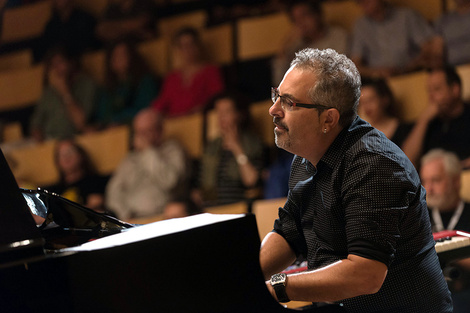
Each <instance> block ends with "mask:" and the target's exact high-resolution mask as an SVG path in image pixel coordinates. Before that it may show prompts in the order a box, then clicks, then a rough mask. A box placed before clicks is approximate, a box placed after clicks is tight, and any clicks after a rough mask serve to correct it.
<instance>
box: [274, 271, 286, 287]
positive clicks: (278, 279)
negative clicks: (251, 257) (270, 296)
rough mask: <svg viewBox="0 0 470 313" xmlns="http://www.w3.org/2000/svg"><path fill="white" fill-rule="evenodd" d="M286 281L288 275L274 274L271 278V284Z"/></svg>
mask: <svg viewBox="0 0 470 313" xmlns="http://www.w3.org/2000/svg"><path fill="white" fill-rule="evenodd" d="M285 281H286V274H281V273H280V274H274V275H273V276H271V284H277V283H284V282H285Z"/></svg>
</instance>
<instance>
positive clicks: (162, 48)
mask: <svg viewBox="0 0 470 313" xmlns="http://www.w3.org/2000/svg"><path fill="white" fill-rule="evenodd" d="M137 51H138V52H139V54H140V55H141V56H142V58H143V59H144V61H145V62H146V64H147V65H148V66H149V68H150V71H151V72H152V73H153V74H154V75H156V76H159V77H163V76H164V75H165V74H167V73H168V71H169V70H170V69H171V68H170V66H169V40H168V39H167V38H164V37H160V38H156V39H151V40H148V41H144V42H142V43H139V45H138V46H137Z"/></svg>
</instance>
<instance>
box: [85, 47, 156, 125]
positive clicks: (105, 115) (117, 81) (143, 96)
mask: <svg viewBox="0 0 470 313" xmlns="http://www.w3.org/2000/svg"><path fill="white" fill-rule="evenodd" d="M157 93H158V84H157V81H156V79H155V78H154V77H153V76H152V75H151V74H150V72H149V71H148V67H146V65H145V62H144V61H143V60H142V58H141V57H140V56H139V54H138V53H137V51H136V50H135V45H133V44H132V43H131V41H128V40H120V41H117V42H116V43H114V44H113V45H111V46H110V47H109V48H108V50H107V54H106V78H105V82H104V86H103V87H102V88H101V89H100V90H99V92H98V97H97V102H96V106H95V113H94V117H93V118H94V122H95V123H97V124H98V125H99V126H102V127H106V126H112V125H116V124H130V123H131V122H132V119H133V118H134V116H135V115H136V114H137V112H138V111H140V110H142V109H143V108H145V107H147V106H148V105H149V104H150V102H151V101H152V99H153V98H154V97H155V96H156V95H157Z"/></svg>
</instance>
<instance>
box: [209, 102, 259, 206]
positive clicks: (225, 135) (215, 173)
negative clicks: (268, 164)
mask: <svg viewBox="0 0 470 313" xmlns="http://www.w3.org/2000/svg"><path fill="white" fill-rule="evenodd" d="M213 106H214V109H215V112H216V115H217V123H218V128H219V131H220V135H219V136H218V137H217V138H215V139H213V140H212V141H210V142H209V143H208V144H207V145H206V147H205V148H204V154H203V156H202V159H201V173H200V189H201V192H202V200H203V203H204V206H211V205H222V204H228V203H234V202H238V201H242V200H244V199H246V198H245V196H246V194H245V193H246V192H247V191H248V190H250V189H252V188H254V187H257V186H258V184H259V182H260V174H261V170H262V168H263V166H264V164H263V163H264V148H263V143H262V141H261V140H260V139H259V138H258V137H257V136H256V135H254V134H253V133H252V132H251V131H250V130H249V129H248V126H249V125H250V124H249V113H248V103H247V102H246V101H245V99H243V97H241V96H239V95H236V94H230V93H224V94H221V95H218V96H217V97H216V98H215V99H214V102H213Z"/></svg>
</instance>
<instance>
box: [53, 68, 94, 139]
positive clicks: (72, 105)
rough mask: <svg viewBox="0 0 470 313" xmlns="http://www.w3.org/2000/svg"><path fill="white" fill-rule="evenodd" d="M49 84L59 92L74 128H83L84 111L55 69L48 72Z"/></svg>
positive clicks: (84, 120)
mask: <svg viewBox="0 0 470 313" xmlns="http://www.w3.org/2000/svg"><path fill="white" fill-rule="evenodd" d="M49 84H50V85H51V86H52V87H54V89H56V90H57V92H58V93H59V94H60V96H61V98H62V101H63V102H64V105H65V107H66V109H67V114H68V116H69V118H70V120H71V121H72V123H73V125H74V126H75V128H76V129H77V130H79V131H81V130H83V128H84V127H85V122H86V115H85V111H84V110H83V108H82V107H81V105H80V103H78V101H77V100H76V99H75V98H74V96H73V95H72V91H71V90H70V86H69V84H68V83H67V81H66V79H65V77H62V76H60V75H58V74H57V73H56V72H55V71H51V73H50V74H49Z"/></svg>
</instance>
